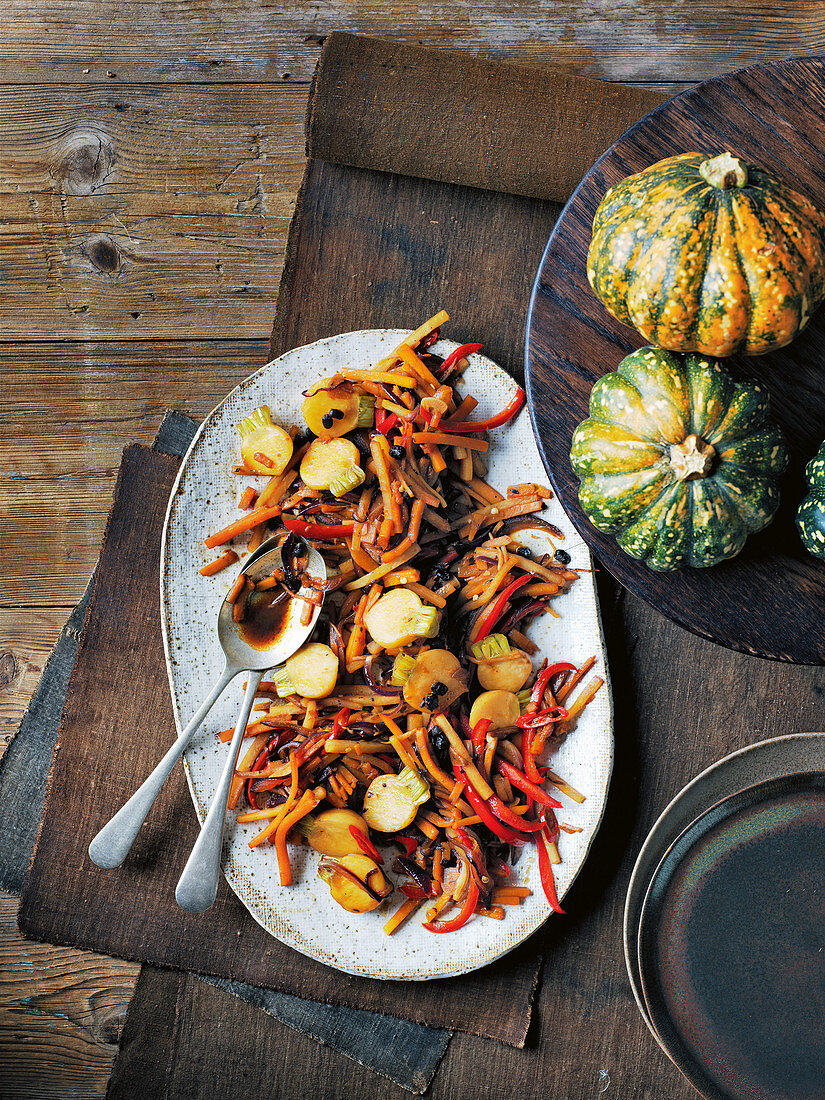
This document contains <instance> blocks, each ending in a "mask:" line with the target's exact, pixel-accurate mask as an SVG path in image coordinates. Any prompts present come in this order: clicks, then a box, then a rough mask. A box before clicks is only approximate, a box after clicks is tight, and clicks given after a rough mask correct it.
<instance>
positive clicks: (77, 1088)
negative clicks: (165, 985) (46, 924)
mask: <svg viewBox="0 0 825 1100" xmlns="http://www.w3.org/2000/svg"><path fill="white" fill-rule="evenodd" d="M17 905H18V899H17V898H14V897H10V896H9V895H7V894H3V893H0V974H2V978H3V980H2V982H0V1066H2V1081H3V1084H2V1094H3V1100H65V1098H66V1097H68V1096H71V1097H72V1098H73V1100H92V1098H94V1097H100V1096H103V1094H104V1092H105V1090H106V1082H107V1080H108V1077H109V1074H110V1073H111V1068H112V1063H113V1061H114V1058H115V1055H116V1054H117V1049H118V1041H119V1038H120V1031H121V1028H122V1026H123V1021H124V1019H125V1016H126V1009H127V1006H128V1004H129V1001H130V999H131V996H132V992H133V990H134V987H135V982H136V980H137V974H138V969H139V968H138V967H137V966H136V965H135V964H134V963H128V962H123V961H122V960H117V959H109V958H107V957H105V956H103V955H93V954H91V953H89V952H80V951H73V950H71V949H69V948H65V947H52V946H51V945H49V944H39V943H32V942H31V941H30V940H26V939H24V938H23V936H22V935H21V934H20V933H19V932H18V931H17V922H16V919H15V918H16V913H17Z"/></svg>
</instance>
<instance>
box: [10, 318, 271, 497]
mask: <svg viewBox="0 0 825 1100" xmlns="http://www.w3.org/2000/svg"><path fill="white" fill-rule="evenodd" d="M268 355H269V342H268V341H267V340H240V341H226V340H212V341H191V342H187V341H170V342H168V343H163V344H156V343H152V342H130V341H123V342H117V341H111V342H110V341H106V342H89V343H75V344H65V343H57V342H48V343H42V344H0V373H2V375H3V408H2V409H0V485H2V484H3V481H2V479H3V478H10V477H11V478H15V479H21V478H23V479H26V478H29V477H38V478H42V477H48V478H65V477H68V476H84V475H85V476H89V477H94V478H98V477H100V476H101V475H104V476H110V475H113V474H114V473H115V472H116V471H117V467H118V466H119V465H120V454H121V451H122V450H123V447H124V446H125V445H126V443H150V442H151V440H152V438H153V437H154V434H155V432H156V431H157V428H158V424H159V423H160V421H161V420H162V418H163V414H164V412H165V411H166V409H168V408H178V409H183V410H185V411H186V412H188V413H189V415H190V416H192V417H195V418H197V419H202V417H204V416H205V415H206V414H207V413H208V412H209V411H210V410H211V409H213V408H214V407H215V405H217V403H218V402H219V401H222V400H223V398H224V397H225V396H226V394H227V393H228V392H229V391H230V390H231V389H232V388H233V386H236V385H237V384H238V382H240V381H241V380H242V379H243V378H245V377H246V376H247V375H249V374H252V373H253V372H254V371H256V370H258V369H259V368H260V367H262V366H263V365H264V363H266V361H267V358H268ZM95 491H96V492H99V491H100V486H99V484H98V485H97V487H96V490H95Z"/></svg>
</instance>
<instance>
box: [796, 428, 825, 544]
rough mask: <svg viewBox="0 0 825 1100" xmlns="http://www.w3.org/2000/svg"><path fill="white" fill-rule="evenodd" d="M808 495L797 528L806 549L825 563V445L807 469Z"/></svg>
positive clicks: (797, 521) (799, 509)
mask: <svg viewBox="0 0 825 1100" xmlns="http://www.w3.org/2000/svg"><path fill="white" fill-rule="evenodd" d="M805 480H806V481H807V483H808V489H809V492H808V495H807V496H806V497H805V499H804V500H803V501H802V503H801V504H800V505H799V508H798V510H797V513H796V526H797V529H798V530H799V537H800V538H801V539H802V544H803V546H804V547H805V549H806V550H807V551H808V552H809V553H811V554H813V555H814V557H817V558H822V560H823V561H825V443H823V444H822V446H821V447H820V448H819V450H818V451H817V452H816V454H815V455H814V457H813V458H812V459H811V461H810V462H809V463H808V465H807V466H806V467H805Z"/></svg>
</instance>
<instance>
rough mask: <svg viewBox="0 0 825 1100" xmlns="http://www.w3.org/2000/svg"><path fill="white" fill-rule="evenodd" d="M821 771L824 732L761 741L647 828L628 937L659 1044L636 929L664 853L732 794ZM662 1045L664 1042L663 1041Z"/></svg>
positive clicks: (711, 771) (629, 907)
mask: <svg viewBox="0 0 825 1100" xmlns="http://www.w3.org/2000/svg"><path fill="white" fill-rule="evenodd" d="M821 771H825V733H790V734H785V735H784V736H782V737H772V738H769V739H768V740H764V741H758V742H756V743H755V744H753V745H747V746H746V747H745V748H742V749H738V750H737V751H736V752H733V753H731V754H730V755H728V756H725V757H723V758H722V759H721V760H717V761H716V762H715V763H713V764H711V765H710V767H708V768H706V769H705V770H704V771H702V772H700V773H699V775H697V776H696V777H695V778H694V779H692V780H691V781H690V782H689V783H688V784H687V785H686V786H685V787H684V788H683V789H682V790H681V791H679V793H678V794H677V795H676V796H675V797H674V798H673V799H672V800H671V801H670V803H669V804H668V805H667V806H666V807H665V809H664V810H663V811H662V813H661V814H660V816H659V817H658V819H657V820H656V822H655V823H654V825H653V827H652V828H651V830H650V832H649V833H648V835H647V838H646V839H645V842H644V844H643V845H642V848H641V850H640V851H639V855H638V856H637V858H636V864H635V866H634V868H633V872H632V874H631V877H630V883H629V886H628V890H627V897H626V899H625V909H624V923H623V940H624V954H625V964H626V966H627V972H628V977H629V979H630V987H631V990H632V992H633V996H634V998H635V1000H636V1004H637V1005H638V1007H639V1011H640V1012H641V1014H642V1017H643V1019H644V1021H645V1023H646V1024H647V1026H648V1028H649V1029H650V1031H651V1034H652V1035H653V1037H654V1038H655V1040H656V1042H657V1043H658V1044H659V1045H660V1046H662V1042H661V1040H660V1038H659V1036H658V1034H657V1032H656V1029H655V1028H654V1027H653V1024H652V1023H651V1021H650V1017H649V1015H648V1012H647V1007H646V1005H645V1002H644V995H643V992H642V983H641V975H640V973H639V956H638V950H637V933H638V929H639V922H640V918H641V913H642V904H643V902H644V898H645V894H646V893H647V888H648V885H649V883H650V880H651V879H652V877H653V874H654V872H655V870H656V868H657V867H658V865H659V863H660V861H661V859H662V857H663V855H664V854H665V852H666V851H667V850H668V849H669V848H670V846H671V845H672V844H673V842H674V841H675V840H676V839H677V838H678V837H679V836H680V835H681V833H682V832H684V830H685V829H686V828H687V827H688V826H689V825H690V824H691V822H693V821H695V820H696V818H697V817H699V816H701V814H703V813H704V812H705V811H706V810H707V809H708V808H709V807H710V806H713V805H715V804H716V803H717V802H720V801H722V800H723V799H724V798H726V797H728V796H729V795H732V794H735V793H736V792H738V791H742V790H745V789H747V788H748V787H753V786H755V785H756V784H758V783H760V782H765V781H767V780H770V779H777V778H780V777H782V776H787V775H794V774H797V773H812V772H821ZM662 1049H663V1050H664V1049H665V1048H664V1047H663V1046H662ZM665 1053H667V1051H665Z"/></svg>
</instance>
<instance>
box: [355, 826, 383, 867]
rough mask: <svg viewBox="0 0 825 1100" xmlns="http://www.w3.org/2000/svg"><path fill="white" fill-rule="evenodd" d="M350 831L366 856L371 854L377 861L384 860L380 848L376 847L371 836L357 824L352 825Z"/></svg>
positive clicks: (371, 857) (381, 861)
mask: <svg viewBox="0 0 825 1100" xmlns="http://www.w3.org/2000/svg"><path fill="white" fill-rule="evenodd" d="M349 831H350V834H351V835H352V839H353V840H354V841H355V843H356V844H357V845H358V847H359V848H360V849H361V851H362V852H363V853H364V855H365V856H369V857H370V859H374V860H375V862H376V863H383V862H384V857H383V856H382V855H381V853H380V852H379V851H378V849H377V848H376V847H375V845H374V844H373V842H372V841H371V840H370V839H369V837H366V836H364V834H363V833H362V832H361V830H360V829H359V828H358V826H357V825H350V827H349Z"/></svg>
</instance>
